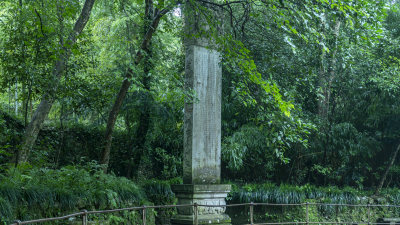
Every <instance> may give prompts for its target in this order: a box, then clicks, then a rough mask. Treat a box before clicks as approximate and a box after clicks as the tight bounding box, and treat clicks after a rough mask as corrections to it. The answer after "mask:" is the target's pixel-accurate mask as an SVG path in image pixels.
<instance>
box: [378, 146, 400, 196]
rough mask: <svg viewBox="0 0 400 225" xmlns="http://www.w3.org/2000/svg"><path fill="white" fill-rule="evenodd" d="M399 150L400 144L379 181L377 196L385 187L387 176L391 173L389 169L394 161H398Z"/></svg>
mask: <svg viewBox="0 0 400 225" xmlns="http://www.w3.org/2000/svg"><path fill="white" fill-rule="evenodd" d="M399 151H400V144H399V145H398V146H397V148H396V151H395V152H394V154H393V157H392V159H390V162H389V164H388V166H387V167H386V170H385V173H384V174H383V176H382V177H381V180H380V181H379V184H378V186H377V187H376V190H375V196H378V195H379V193H380V192H381V189H382V187H383V184H384V183H385V180H386V177H387V175H388V174H389V171H390V169H391V168H392V166H393V164H394V162H395V161H396V158H397V155H398V153H399Z"/></svg>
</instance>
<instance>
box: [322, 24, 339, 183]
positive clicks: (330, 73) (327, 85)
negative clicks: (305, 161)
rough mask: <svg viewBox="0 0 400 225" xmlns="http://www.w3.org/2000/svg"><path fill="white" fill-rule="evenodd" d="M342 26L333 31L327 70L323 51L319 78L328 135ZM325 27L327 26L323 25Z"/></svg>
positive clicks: (324, 163)
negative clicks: (332, 90) (332, 89)
mask: <svg viewBox="0 0 400 225" xmlns="http://www.w3.org/2000/svg"><path fill="white" fill-rule="evenodd" d="M340 25H341V22H340V20H339V19H337V20H336V23H335V27H334V30H333V36H334V37H333V44H332V45H331V46H332V47H331V49H330V51H331V54H330V55H329V57H330V61H329V63H328V65H329V67H328V68H326V67H325V66H324V61H325V57H326V53H325V50H324V49H322V52H321V55H320V61H321V65H320V77H319V87H320V89H321V93H319V94H320V95H319V97H318V114H319V116H320V118H321V119H322V120H323V121H324V123H325V125H324V128H323V132H324V133H326V134H327V133H328V130H329V126H328V124H329V114H330V102H331V88H332V83H333V81H334V79H335V77H336V61H337V60H336V54H337V51H338V44H337V42H338V38H339V32H340ZM323 26H325V25H323ZM328 142H329V136H328V135H326V140H325V147H324V155H323V159H322V165H324V166H325V165H326V162H327V158H328V152H327V148H326V146H328ZM323 180H324V185H325V184H326V181H327V180H326V176H324V177H323Z"/></svg>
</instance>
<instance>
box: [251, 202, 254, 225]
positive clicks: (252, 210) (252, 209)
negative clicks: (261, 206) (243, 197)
mask: <svg viewBox="0 0 400 225" xmlns="http://www.w3.org/2000/svg"><path fill="white" fill-rule="evenodd" d="M253 213H254V203H253V202H251V203H250V224H251V225H253V223H254V216H253Z"/></svg>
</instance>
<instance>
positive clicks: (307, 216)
mask: <svg viewBox="0 0 400 225" xmlns="http://www.w3.org/2000/svg"><path fill="white" fill-rule="evenodd" d="M309 222H310V221H309V214H308V202H306V224H307V225H308V223H309Z"/></svg>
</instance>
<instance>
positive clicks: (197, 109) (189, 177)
mask: <svg viewBox="0 0 400 225" xmlns="http://www.w3.org/2000/svg"><path fill="white" fill-rule="evenodd" d="M191 7H192V6H191V4H190V3H189V2H187V4H186V9H185V13H184V17H185V31H186V34H189V35H188V37H186V38H185V41H184V44H185V50H186V62H185V88H186V90H190V91H192V92H193V93H194V94H193V96H192V97H187V98H186V99H185V116H184V154H183V155H184V156H183V183H184V184H182V185H175V186H173V187H172V188H173V191H174V192H175V194H176V196H177V198H178V204H179V205H181V204H194V203H197V204H199V205H212V206H219V205H225V204H226V203H225V198H226V196H227V194H228V192H229V191H230V188H231V187H230V185H223V184H220V180H221V82H222V81H221V79H222V69H221V65H220V61H221V57H220V54H219V52H218V51H217V50H216V46H215V41H213V40H210V38H205V37H202V35H199V34H200V33H205V32H207V31H208V30H209V27H208V26H207V25H206V23H205V22H204V21H205V20H204V19H203V18H202V17H201V16H200V15H198V14H197V13H196V12H195V11H194V10H193V8H191ZM214 15H217V13H215V14H214ZM224 212H225V207H201V206H199V207H198V216H197V219H198V224H230V221H231V220H230V218H229V216H228V215H226V214H224ZM171 222H172V224H195V216H194V212H193V207H185V208H178V215H176V216H175V217H174V218H172V221H171Z"/></svg>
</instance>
